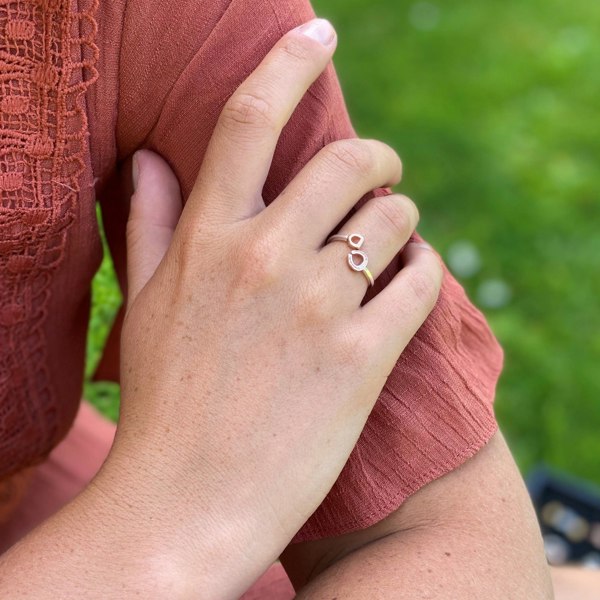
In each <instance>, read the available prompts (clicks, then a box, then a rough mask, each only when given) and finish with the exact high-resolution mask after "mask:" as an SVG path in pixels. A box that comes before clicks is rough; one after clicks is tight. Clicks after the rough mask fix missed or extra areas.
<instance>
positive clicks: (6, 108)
mask: <svg viewBox="0 0 600 600" xmlns="http://www.w3.org/2000/svg"><path fill="white" fill-rule="evenodd" d="M83 5H85V6H83ZM97 8H98V0H0V477H2V476H4V475H8V474H10V473H11V472H14V471H16V470H19V469H20V468H23V467H26V466H28V465H29V464H32V463H34V462H39V459H41V458H43V457H44V456H45V455H46V454H47V453H48V452H49V451H50V450H51V449H52V447H53V445H54V444H55V443H56V442H57V441H58V440H57V439H56V438H57V435H59V434H60V423H59V420H60V419H59V417H60V411H59V410H58V408H57V407H58V402H59V399H58V398H57V397H56V394H55V392H54V390H53V386H52V383H51V379H50V376H49V372H48V365H47V343H46V339H45V334H44V324H45V322H46V319H47V318H48V311H47V306H48V301H49V296H50V286H51V282H52V279H53V273H54V272H55V271H56V269H57V267H58V266H59V265H60V263H61V262H62V261H63V259H64V251H65V245H66V241H67V234H68V231H69V228H70V227H71V225H72V224H73V222H74V219H75V216H76V214H77V213H76V210H77V202H78V195H79V179H80V176H81V174H82V173H83V171H84V169H85V151H86V144H87V135H88V121H87V116H86V111H85V104H84V93H85V91H86V89H87V88H88V86H90V85H91V84H92V83H93V82H95V81H96V79H97V78H98V71H97V70H96V67H95V65H96V61H97V59H98V47H97V46H96V44H95V43H94V40H95V39H96V33H97V24H96V21H95V19H94V14H95V11H96V10H97Z"/></svg>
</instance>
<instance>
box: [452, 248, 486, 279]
mask: <svg viewBox="0 0 600 600" xmlns="http://www.w3.org/2000/svg"><path fill="white" fill-rule="evenodd" d="M447 261H448V266H449V267H450V270H451V271H452V272H453V273H454V274H455V275H456V276H457V277H473V275H476V274H477V273H479V271H480V270H481V262H482V261H481V255H480V254H479V250H477V248H476V246H475V245H474V244H472V243H471V242H469V241H467V240H461V241H459V242H455V243H454V244H452V245H451V246H450V248H449V249H448V253H447Z"/></svg>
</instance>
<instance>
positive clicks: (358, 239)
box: [326, 233, 375, 286]
mask: <svg viewBox="0 0 600 600" xmlns="http://www.w3.org/2000/svg"><path fill="white" fill-rule="evenodd" d="M331 242H345V243H346V244H348V246H350V248H352V250H351V251H350V253H349V254H348V266H349V267H350V268H351V269H352V270H353V271H357V272H358V273H363V275H364V276H365V277H366V279H367V281H368V282H369V285H370V286H373V285H375V279H374V278H373V274H372V273H371V271H369V269H368V268H367V265H368V264H369V257H368V256H367V254H366V253H365V252H363V251H362V250H361V249H360V248H361V247H362V245H363V244H364V243H365V236H364V235H361V234H360V233H351V234H349V235H340V234H336V235H332V236H330V237H329V238H327V242H326V244H329V243H331ZM357 258H359V259H360V262H356V259H357Z"/></svg>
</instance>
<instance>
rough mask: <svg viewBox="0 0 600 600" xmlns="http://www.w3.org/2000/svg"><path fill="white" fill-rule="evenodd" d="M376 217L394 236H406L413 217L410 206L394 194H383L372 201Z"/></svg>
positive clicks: (409, 231) (410, 228) (408, 233)
mask: <svg viewBox="0 0 600 600" xmlns="http://www.w3.org/2000/svg"><path fill="white" fill-rule="evenodd" d="M372 202H373V209H374V210H375V212H376V214H377V219H378V221H379V223H381V224H382V225H383V226H384V227H387V228H388V229H389V230H390V231H391V233H392V234H393V235H394V236H396V237H402V236H404V237H405V236H408V235H410V233H411V232H412V228H413V223H414V221H413V219H412V217H411V215H410V210H411V209H410V208H407V206H409V205H407V204H406V203H405V202H402V201H398V198H397V197H394V196H383V197H381V198H377V199H375V200H373V201H372Z"/></svg>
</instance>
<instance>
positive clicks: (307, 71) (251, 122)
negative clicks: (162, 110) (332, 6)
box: [184, 19, 337, 221]
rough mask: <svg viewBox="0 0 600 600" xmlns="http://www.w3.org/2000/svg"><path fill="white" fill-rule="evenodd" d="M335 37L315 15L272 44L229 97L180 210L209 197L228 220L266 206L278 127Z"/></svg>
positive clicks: (318, 68) (197, 205)
mask: <svg viewBox="0 0 600 600" xmlns="http://www.w3.org/2000/svg"><path fill="white" fill-rule="evenodd" d="M336 41H337V36H336V34H335V31H334V29H333V27H332V26H331V24H330V23H329V22H328V21H326V20H325V19H314V20H313V21H309V22H308V23H306V24H304V25H302V26H300V27H298V28H296V29H293V30H292V31H290V32H289V33H287V34H286V35H285V36H284V37H283V38H282V39H281V40H280V41H279V42H278V43H277V44H276V45H275V46H274V48H273V49H272V50H271V51H270V52H269V54H268V55H267V56H266V57H265V58H264V60H263V61H262V62H261V63H260V65H259V66H258V67H257V68H256V70H255V71H254V72H253V73H252V75H250V77H249V78H248V79H246V80H245V81H244V82H243V83H242V84H241V86H240V87H239V88H238V89H237V90H236V91H235V92H234V94H233V95H232V96H231V98H229V100H228V101H227V103H226V105H225V107H224V109H223V111H222V113H221V116H220V117H219V120H218V123H217V126H216V128H215V131H214V133H213V136H212V138H211V141H210V143H209V146H208V148H207V151H206V155H205V157H204V161H203V163H202V168H201V169H200V173H199V175H198V178H197V179H196V182H195V184H194V188H193V190H192V193H191V195H190V199H189V201H188V203H187V205H186V209H185V211H184V215H185V213H186V212H187V213H188V215H189V213H190V212H196V211H198V210H200V209H202V208H208V209H210V206H206V205H207V204H208V205H210V203H211V202H218V203H219V204H220V205H219V208H218V213H219V215H225V217H226V219H227V220H231V221H234V220H239V219H243V218H247V217H250V216H252V215H254V214H256V213H257V212H259V211H260V209H262V208H264V204H263V203H262V197H261V195H262V188H263V186H264V184H265V181H266V179H267V176H268V173H269V169H270V167H271V163H272V160H273V154H274V152H275V148H276V146H277V142H278V140H279V137H280V135H281V131H282V130H283V127H284V126H285V124H286V123H287V122H288V120H289V119H290V117H291V115H292V113H293V112H294V110H295V109H296V107H297V106H298V104H299V103H300V100H301V99H302V98H303V96H304V94H305V93H306V91H307V90H308V88H309V87H310V86H311V85H312V83H313V82H314V81H315V80H316V79H317V78H318V76H319V75H320V74H321V73H322V72H323V70H324V69H325V67H326V66H327V63H328V62H329V60H330V59H331V56H332V55H333V52H334V49H335V46H336ZM223 203H225V204H226V206H223ZM188 207H189V208H188ZM188 218H189V217H188Z"/></svg>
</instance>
